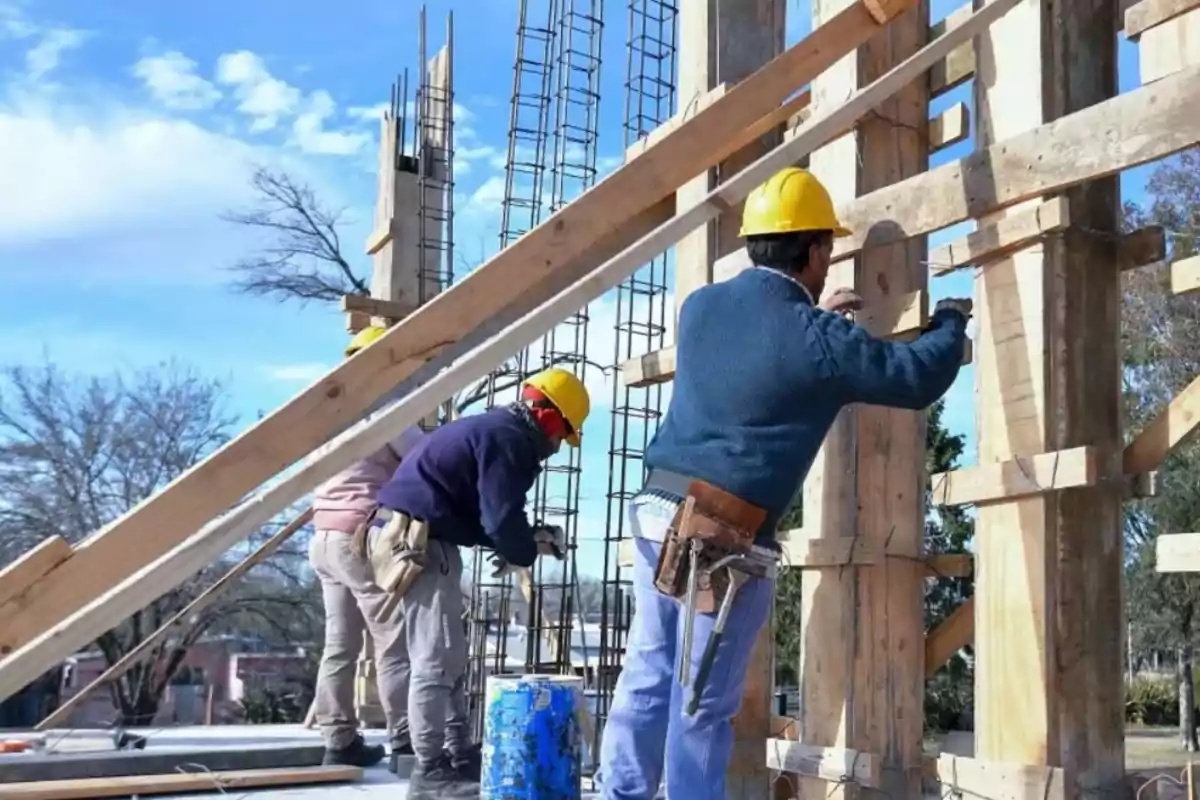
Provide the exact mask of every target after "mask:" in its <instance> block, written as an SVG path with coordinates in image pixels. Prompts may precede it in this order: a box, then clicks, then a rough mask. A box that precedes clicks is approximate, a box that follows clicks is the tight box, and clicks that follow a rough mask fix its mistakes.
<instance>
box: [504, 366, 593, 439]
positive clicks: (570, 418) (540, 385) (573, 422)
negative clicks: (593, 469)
mask: <svg viewBox="0 0 1200 800" xmlns="http://www.w3.org/2000/svg"><path fill="white" fill-rule="evenodd" d="M526 387H529V388H531V389H536V390H537V391H539V392H541V393H542V394H544V395H545V396H546V399H548V400H549V401H550V402H551V403H553V404H554V406H555V408H557V409H558V412H559V413H560V414H562V417H563V419H564V420H565V421H566V422H567V424H568V425H569V426H570V428H569V430H568V432H567V436H566V437H565V439H564V441H566V443H567V444H569V445H571V446H572V447H579V443H580V438H579V437H580V435H581V434H582V433H583V423H584V420H586V419H587V416H588V413H589V412H590V411H591V409H592V401H591V397H590V396H589V395H588V390H587V387H586V386H584V385H583V381H581V380H579V378H577V377H576V376H575V374H574V373H572V372H570V371H568V370H565V369H560V368H559V367H550V368H549V369H545V370H542V371H541V372H539V373H537V374H536V375H530V376H529V377H528V378H526V379H525V380H524V381H522V382H521V390H522V391H524V390H525V388H526Z"/></svg>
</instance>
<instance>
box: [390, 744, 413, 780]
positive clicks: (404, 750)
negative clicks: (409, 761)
mask: <svg viewBox="0 0 1200 800" xmlns="http://www.w3.org/2000/svg"><path fill="white" fill-rule="evenodd" d="M414 755H416V753H414V752H413V747H412V741H410V740H409V739H408V737H404V738H403V739H392V755H391V758H389V759H388V772H391V773H392V774H396V773H398V772H399V765H400V759H402V758H408V757H411V756H414Z"/></svg>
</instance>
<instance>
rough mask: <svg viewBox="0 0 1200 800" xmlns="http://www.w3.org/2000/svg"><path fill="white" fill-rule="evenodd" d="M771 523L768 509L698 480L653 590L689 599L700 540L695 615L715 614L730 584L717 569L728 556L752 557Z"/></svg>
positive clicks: (678, 519) (672, 529) (665, 543)
mask: <svg viewBox="0 0 1200 800" xmlns="http://www.w3.org/2000/svg"><path fill="white" fill-rule="evenodd" d="M766 518H767V512H766V510H765V509H762V508H759V507H758V506H755V505H752V504H751V503H747V502H746V501H745V500H742V499H741V498H739V497H737V496H735V495H732V494H730V493H729V492H726V491H725V490H724V489H719V488H717V487H716V486H713V485H712V484H710V483H707V482H706V481H701V480H693V481H692V482H691V483H690V484H688V489H687V496H686V497H685V498H684V501H683V503H681V504H680V506H679V510H678V511H676V512H675V519H674V520H673V521H672V522H671V527H670V529H669V530H668V531H667V536H666V539H665V540H664V541H663V546H662V551H661V552H660V554H659V558H658V566H657V568H656V569H655V573H654V585H655V586H656V587H657V588H658V590H659V591H660V592H662V593H663V594H665V595H667V596H669V597H674V598H676V599H683V598H684V596H685V595H686V594H687V577H688V572H689V567H690V566H691V565H690V560H691V554H692V550H693V541H694V540H698V541H699V542H700V549H699V553H698V556H697V563H696V564H695V568H696V571H697V581H698V583H697V587H696V588H697V591H696V611H698V612H699V613H701V614H711V613H713V612H715V611H716V609H717V607H718V606H719V605H720V602H721V599H722V598H723V597H724V596H725V590H726V589H727V588H728V585H729V578H728V576H727V574H726V572H725V571H724V570H716V571H714V570H713V565H715V564H716V563H717V562H719V561H721V559H723V558H727V557H728V556H750V555H751V550H752V549H753V548H754V537H755V534H756V533H757V532H758V529H759V528H760V527H762V524H763V522H765V521H766Z"/></svg>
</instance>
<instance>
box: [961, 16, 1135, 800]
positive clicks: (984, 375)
mask: <svg viewBox="0 0 1200 800" xmlns="http://www.w3.org/2000/svg"><path fill="white" fill-rule="evenodd" d="M1116 43H1117V31H1116V20H1115V17H1114V15H1113V13H1112V5H1111V3H1108V2H1106V1H1105V0H1078V2H1071V3H1060V2H1033V1H1032V0H1031V1H1030V2H1026V3H1023V4H1021V5H1019V6H1017V7H1016V8H1015V9H1013V10H1012V11H1010V12H1009V13H1008V14H1007V15H1006V16H1005V17H1004V18H1003V19H1001V20H999V21H998V22H997V23H996V24H995V25H993V26H992V28H991V29H990V30H989V31H987V32H985V33H984V34H983V35H981V36H980V37H979V39H978V47H979V52H978V57H977V58H976V64H977V69H978V74H977V77H976V82H975V90H976V95H977V97H976V108H977V112H978V113H977V117H978V120H979V129H978V132H977V138H976V142H977V145H978V146H979V147H986V146H988V145H991V144H993V143H995V142H997V141H1000V140H1003V139H1006V138H1008V137H1010V136H1013V135H1015V134H1018V133H1020V132H1022V131H1025V130H1028V129H1030V128H1033V127H1036V126H1038V125H1040V124H1043V123H1045V122H1048V121H1051V120H1053V119H1056V118H1058V117H1061V116H1063V115H1065V114H1069V113H1071V112H1074V111H1078V110H1080V109H1082V108H1085V107H1087V106H1090V105H1093V104H1094V103H1097V102H1099V101H1102V100H1104V99H1106V98H1108V97H1111V96H1112V95H1114V94H1115V93H1116V90H1117V85H1116V80H1117V69H1116ZM985 190H986V189H985ZM1067 198H1068V200H1069V202H1070V208H1071V222H1072V224H1073V226H1076V227H1073V228H1071V229H1069V230H1067V231H1065V232H1064V233H1063V234H1061V235H1054V236H1051V237H1048V238H1047V239H1046V240H1045V241H1044V242H1042V243H1040V244H1037V245H1034V246H1032V247H1029V248H1027V249H1025V250H1023V251H1021V252H1019V253H1017V254H1015V255H1013V256H1012V257H1010V258H1007V259H1005V260H1003V261H999V262H995V263H992V264H989V265H988V266H987V267H985V268H984V269H982V270H980V272H979V274H978V275H977V278H976V293H977V298H976V299H977V306H976V316H977V319H978V325H979V335H978V342H979V346H978V347H977V364H978V367H977V369H978V375H977V379H978V388H979V398H980V405H979V421H978V424H979V458H980V461H981V462H983V463H986V462H993V461H1000V460H1004V459H1008V458H1011V457H1013V456H1016V455H1032V454H1035V453H1042V452H1047V451H1052V450H1059V449H1065V448H1069V447H1073V446H1077V445H1084V444H1086V445H1092V446H1095V447H1097V448H1099V449H1100V450H1101V452H1102V453H1103V454H1104V456H1105V458H1104V463H1105V464H1106V466H1108V465H1111V464H1113V463H1115V464H1118V465H1119V461H1120V459H1119V447H1120V444H1121V403H1120V373H1119V366H1120V357H1119V352H1120V350H1119V325H1120V293H1119V288H1120V281H1119V273H1118V269H1117V264H1116V261H1115V253H1116V248H1115V247H1114V246H1113V243H1114V237H1113V236H1112V233H1113V232H1115V231H1116V228H1117V214H1118V208H1119V202H1118V201H1119V190H1118V184H1117V181H1116V179H1115V178H1102V179H1100V180H1097V181H1093V182H1091V183H1088V184H1085V185H1083V186H1081V187H1079V188H1077V189H1073V190H1071V191H1070V192H1068V193H1067ZM1030 202H1031V203H1037V202H1039V200H1038V199H1034V200H1031V201H1030ZM1026 207H1027V205H1020V206H1014V207H1012V208H1011V209H1009V211H1008V213H1016V212H1018V211H1021V210H1023V209H1024V208H1026ZM1121 530H1122V528H1121V495H1120V489H1119V488H1118V486H1117V484H1116V483H1107V484H1102V485H1100V486H1096V487H1090V488H1085V489H1071V490H1068V491H1064V492H1060V493H1057V494H1047V495H1042V496H1037V497H1032V498H1028V499H1023V500H1017V501H1012V502H1001V503H996V504H989V505H988V506H986V507H982V508H980V509H979V518H978V522H977V523H976V529H975V531H976V533H975V542H976V549H977V553H978V555H977V559H976V564H977V572H976V589H975V598H976V628H975V630H976V632H975V654H976V658H977V668H976V691H975V719H976V728H975V730H976V733H975V737H976V739H975V752H976V756H977V757H978V758H980V759H984V760H990V761H1008V762H1017V763H1025V764H1049V765H1053V766H1061V767H1063V768H1064V769H1065V771H1066V781H1067V786H1068V793H1069V794H1071V795H1072V796H1075V794H1077V793H1080V792H1082V793H1088V790H1099V791H1101V792H1102V790H1101V787H1107V786H1112V785H1115V784H1116V783H1117V782H1118V781H1120V780H1121V779H1122V776H1123V773H1124V740H1123V708H1122V706H1123V699H1122V698H1123V691H1122V664H1121V654H1122V641H1121V638H1122V635H1123V631H1124V625H1122V615H1123V613H1124V608H1123V604H1122V589H1121V584H1122V538H1121ZM1014 719H1019V720H1021V723H1020V724H1019V725H1013V724H1011V721H1012V720H1014Z"/></svg>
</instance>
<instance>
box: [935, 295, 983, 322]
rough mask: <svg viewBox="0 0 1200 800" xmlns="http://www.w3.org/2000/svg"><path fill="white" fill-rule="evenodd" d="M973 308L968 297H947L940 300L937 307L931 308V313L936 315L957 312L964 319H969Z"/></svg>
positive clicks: (973, 305)
mask: <svg viewBox="0 0 1200 800" xmlns="http://www.w3.org/2000/svg"><path fill="white" fill-rule="evenodd" d="M974 307H975V304H974V303H972V302H971V298H969V297H947V298H944V299H942V300H938V302H937V305H936V306H934V307H933V313H935V314H936V313H938V312H939V311H943V310H946V311H957V312H958V313H960V314H962V315H963V316H964V317H965V318H967V319H970V318H971V309H973V308H974Z"/></svg>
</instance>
